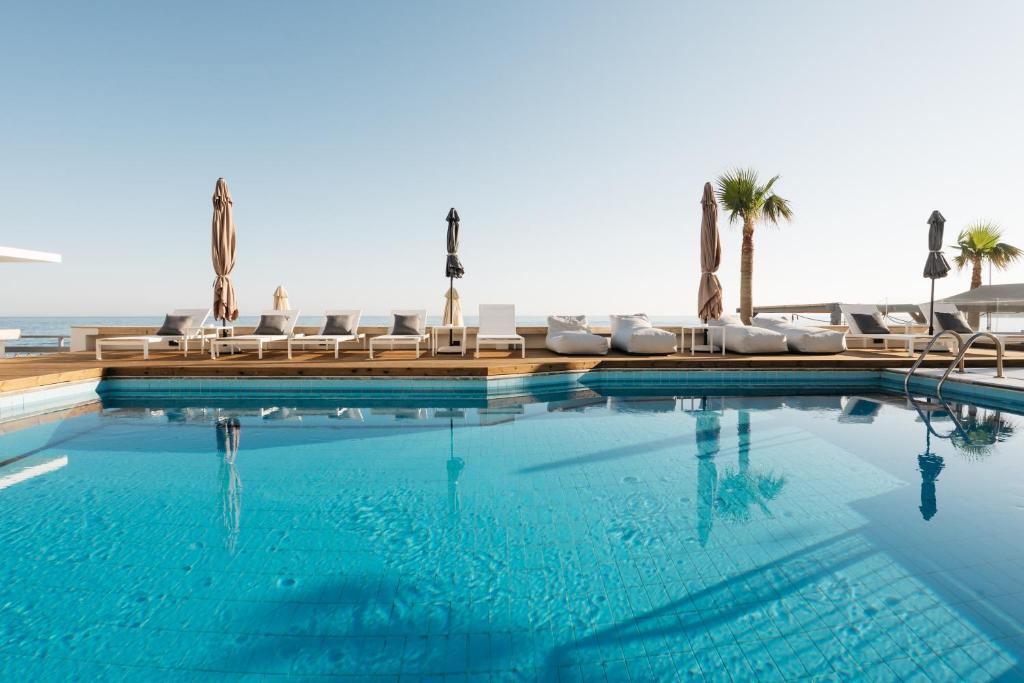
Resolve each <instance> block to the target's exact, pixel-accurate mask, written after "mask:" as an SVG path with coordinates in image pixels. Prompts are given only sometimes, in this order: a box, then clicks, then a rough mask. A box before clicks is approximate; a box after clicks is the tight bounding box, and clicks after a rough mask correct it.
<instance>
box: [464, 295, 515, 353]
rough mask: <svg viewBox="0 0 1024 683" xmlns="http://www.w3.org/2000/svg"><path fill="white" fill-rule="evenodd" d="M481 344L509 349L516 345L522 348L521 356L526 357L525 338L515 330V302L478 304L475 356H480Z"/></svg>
mask: <svg viewBox="0 0 1024 683" xmlns="http://www.w3.org/2000/svg"><path fill="white" fill-rule="evenodd" d="M481 344H488V345H490V344H493V345H494V346H496V347H506V346H507V347H508V348H510V349H514V348H515V347H516V346H517V345H518V346H519V347H521V348H522V357H523V358H526V339H524V338H523V336H522V335H521V334H519V332H518V331H517V330H516V307H515V304H480V325H479V326H478V327H477V332H476V354H475V356H474V357H475V358H479V357H480V345H481Z"/></svg>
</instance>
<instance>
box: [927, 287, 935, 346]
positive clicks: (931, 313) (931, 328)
mask: <svg viewBox="0 0 1024 683" xmlns="http://www.w3.org/2000/svg"><path fill="white" fill-rule="evenodd" d="M933 334H935V278H932V295H931V298H930V299H929V303H928V336H929V337H930V336H932V335H933Z"/></svg>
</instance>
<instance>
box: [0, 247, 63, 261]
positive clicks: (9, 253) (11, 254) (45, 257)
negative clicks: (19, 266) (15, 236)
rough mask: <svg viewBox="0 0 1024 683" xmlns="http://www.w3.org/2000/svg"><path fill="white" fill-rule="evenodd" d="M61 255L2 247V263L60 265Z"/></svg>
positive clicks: (0, 249) (0, 259)
mask: <svg viewBox="0 0 1024 683" xmlns="http://www.w3.org/2000/svg"><path fill="white" fill-rule="evenodd" d="M60 262H61V256H60V254H54V253H51V252H48V251H33V250H31V249H18V248H16V247H0V263H60Z"/></svg>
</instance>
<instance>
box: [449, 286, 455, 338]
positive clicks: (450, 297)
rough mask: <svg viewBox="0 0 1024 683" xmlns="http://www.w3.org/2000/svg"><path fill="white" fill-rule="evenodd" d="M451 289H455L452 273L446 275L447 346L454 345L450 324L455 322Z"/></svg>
mask: <svg viewBox="0 0 1024 683" xmlns="http://www.w3.org/2000/svg"><path fill="white" fill-rule="evenodd" d="M453 289H455V276H454V275H449V276H448V346H454V345H455V342H454V341H453V338H452V334H453V329H452V327H451V326H452V325H454V324H455V320H454V318H455V316H454V315H453V314H454V313H455V310H454V309H453V307H452V304H453V303H455V302H453V301H452V290H453Z"/></svg>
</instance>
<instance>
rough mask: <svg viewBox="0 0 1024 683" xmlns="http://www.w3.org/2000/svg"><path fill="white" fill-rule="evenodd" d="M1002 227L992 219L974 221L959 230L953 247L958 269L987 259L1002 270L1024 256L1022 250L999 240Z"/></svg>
mask: <svg viewBox="0 0 1024 683" xmlns="http://www.w3.org/2000/svg"><path fill="white" fill-rule="evenodd" d="M1002 237H1003V231H1002V228H1000V227H999V225H998V224H996V223H994V222H992V221H975V222H974V223H971V224H970V225H968V226H967V227H966V228H965V229H964V230H961V231H960V234H959V235H958V236H957V239H956V244H955V245H952V248H953V249H957V250H959V252H960V253H959V254H958V255H957V256H956V257H955V258H954V259H953V261H954V263H955V264H956V266H957V268H958V269H959V270H963V269H964V268H966V267H967V266H968V265H973V264H974V263H975V261H989V262H990V263H991V264H992V265H993V266H994V267H996V268H999V269H1000V270H1003V269H1005V268H1007V267H1009V266H1010V265H1011V264H1013V263H1015V262H1016V261H1018V260H1020V259H1021V258H1022V257H1024V250H1021V249H1020V248H1018V247H1015V246H1013V245H1012V244H1007V243H1006V242H1001V241H1000V240H1001V239H1002Z"/></svg>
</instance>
